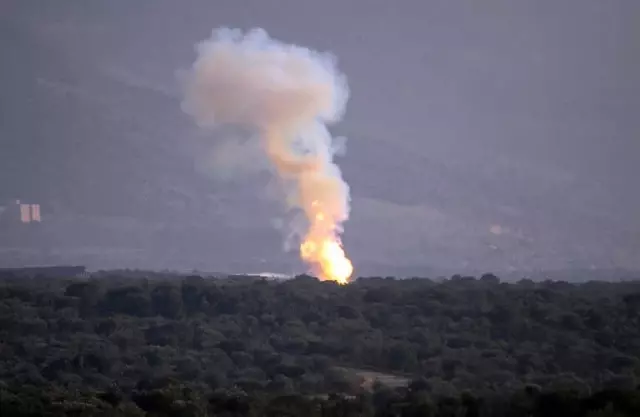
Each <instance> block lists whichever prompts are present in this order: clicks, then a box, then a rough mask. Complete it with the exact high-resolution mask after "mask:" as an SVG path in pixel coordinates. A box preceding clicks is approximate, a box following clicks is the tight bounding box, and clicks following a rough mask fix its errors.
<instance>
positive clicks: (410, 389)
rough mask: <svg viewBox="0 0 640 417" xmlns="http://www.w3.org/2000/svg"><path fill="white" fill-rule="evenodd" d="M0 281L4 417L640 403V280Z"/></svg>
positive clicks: (509, 411)
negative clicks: (343, 283)
mask: <svg viewBox="0 0 640 417" xmlns="http://www.w3.org/2000/svg"><path fill="white" fill-rule="evenodd" d="M138 275H141V276H132V274H126V273H124V272H120V273H117V274H113V275H110V276H109V275H107V276H102V277H100V278H89V279H62V278H51V277H49V278H47V277H42V276H41V277H36V278H31V279H29V278H24V277H15V276H14V277H12V276H8V275H7V273H5V276H4V277H2V279H1V280H0V407H1V408H0V409H1V410H3V411H2V415H3V416H4V415H5V413H6V412H9V411H10V414H6V415H46V414H47V413H50V415H61V414H65V413H67V414H69V415H71V414H73V415H144V414H145V413H147V414H149V415H190V416H191V415H194V416H196V415H197V416H200V415H256V416H263V415H273V416H276V415H278V416H282V415H301V414H303V413H306V414H308V415H309V416H315V415H318V416H320V415H322V416H329V415H343V416H351V415H367V416H369V415H371V416H373V415H378V416H387V415H388V416H391V415H424V416H456V417H457V416H469V417H471V416H513V417H518V416H555V415H557V416H563V417H571V416H587V415H588V416H591V417H595V416H626V415H629V416H636V417H637V416H638V415H640V391H638V383H639V382H640V381H639V380H638V378H639V377H640V330H639V326H638V325H639V324H640V323H639V315H640V310H639V308H640V283H639V282H621V283H604V282H589V283H585V284H581V285H574V284H568V283H564V282H543V283H534V282H531V281H527V280H523V281H520V282H518V283H512V284H507V283H501V282H500V281H499V280H498V278H496V277H495V276H493V275H485V276H483V277H481V278H480V279H473V278H470V277H460V276H455V277H452V278H451V279H450V280H446V281H444V282H433V281H430V280H427V279H411V280H393V279H382V278H368V279H360V280H357V281H356V282H354V283H353V284H350V285H348V286H338V285H336V284H334V283H331V282H319V281H317V280H315V279H313V278H310V277H306V276H302V277H298V278H297V279H294V280H290V281H285V282H275V281H267V280H263V279H254V278H248V277H245V278H240V277H238V278H234V279H208V278H202V277H199V276H191V277H178V276H168V275H166V274H165V275H152V274H146V273H145V274H138Z"/></svg>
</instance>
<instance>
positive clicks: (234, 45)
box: [182, 28, 352, 282]
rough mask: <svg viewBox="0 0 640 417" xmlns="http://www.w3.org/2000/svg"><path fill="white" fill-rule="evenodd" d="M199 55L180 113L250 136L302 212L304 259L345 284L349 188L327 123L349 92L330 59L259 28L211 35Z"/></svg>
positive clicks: (334, 117) (203, 124)
mask: <svg viewBox="0 0 640 417" xmlns="http://www.w3.org/2000/svg"><path fill="white" fill-rule="evenodd" d="M197 53H198V57H197V59H196V61H195V63H194V64H193V67H192V68H191V70H190V71H189V72H188V74H186V75H187V77H186V79H185V99H184V101H183V104H182V108H183V110H184V111H185V112H186V113H188V114H189V115H191V116H192V117H193V118H194V119H195V121H196V123H197V124H198V125H199V126H201V127H204V128H211V127H219V126H224V125H237V126H241V127H244V128H250V129H252V130H253V131H255V133H256V134H257V135H258V137H259V138H260V147H261V149H262V151H263V152H264V153H265V155H266V156H267V157H268V159H269V161H270V163H271V165H272V167H273V171H274V172H275V174H276V177H277V178H278V182H279V185H280V187H281V189H282V190H283V191H284V194H285V196H286V201H285V204H286V206H287V207H288V208H294V209H301V210H302V212H303V213H304V216H305V219H306V222H305V223H304V230H298V228H297V227H296V226H295V224H296V223H295V222H294V223H292V227H293V230H291V231H292V232H294V233H297V234H299V235H300V238H301V245H300V254H301V256H302V258H303V259H304V260H305V261H307V262H308V263H309V264H310V265H311V266H312V268H313V272H315V273H316V274H318V275H320V277H321V278H323V279H332V280H336V281H339V282H346V281H347V280H348V278H349V277H350V275H351V273H352V267H351V263H350V261H349V260H348V258H347V257H346V256H345V255H344V252H343V250H342V245H341V243H340V240H339V234H340V233H341V232H342V223H343V222H344V221H345V220H347V218H348V217H349V187H348V185H347V184H346V183H345V182H344V181H343V179H342V175H341V173H340V169H339V168H338V166H337V165H336V164H335V163H334V162H333V156H334V152H335V151H336V149H337V148H338V146H337V144H335V143H334V141H333V139H332V137H331V135H330V133H329V131H328V129H327V124H330V123H334V122H336V121H338V120H339V119H340V118H341V117H342V114H343V112H344V108H345V105H346V102H347V99H348V95H349V92H348V88H347V83H346V78H345V76H344V75H342V74H341V73H339V72H338V71H337V69H336V62H335V59H334V57H333V56H332V55H329V54H321V53H318V52H315V51H312V50H309V49H306V48H303V47H300V46H296V45H287V44H283V43H281V42H278V41H276V40H273V39H270V38H269V36H268V35H267V33H266V32H265V31H264V30H262V29H254V30H251V31H249V32H248V33H246V34H243V33H242V32H241V31H239V30H232V29H226V28H225V29H218V30H215V31H214V32H213V34H212V37H211V38H210V39H208V40H205V41H203V42H201V43H200V44H199V45H198V46H197ZM234 149H235V150H236V153H237V150H238V149H241V148H239V147H235V148H234ZM234 157H236V158H237V155H234ZM222 159H224V157H222Z"/></svg>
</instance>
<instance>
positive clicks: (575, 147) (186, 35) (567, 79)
mask: <svg viewBox="0 0 640 417" xmlns="http://www.w3.org/2000/svg"><path fill="white" fill-rule="evenodd" d="M0 15H1V18H0V25H2V26H3V28H2V29H3V30H5V31H6V32H4V33H9V34H11V35H10V36H9V35H7V36H4V37H3V39H2V44H1V47H2V48H3V51H2V56H3V57H8V61H6V62H9V60H11V62H10V64H8V65H7V66H6V68H5V70H3V71H4V72H5V73H6V74H9V75H7V76H5V77H4V78H5V79H4V80H0V86H1V87H2V91H3V97H2V100H1V102H0V104H1V105H2V107H1V108H2V109H8V108H11V112H12V113H11V114H12V115H14V116H12V117H11V120H8V116H5V119H0V120H5V121H4V122H3V123H4V124H5V126H4V127H3V126H0V129H1V130H2V132H0V133H2V135H3V137H2V139H1V140H2V143H1V146H2V149H0V153H2V152H4V151H5V150H6V153H5V154H6V155H10V154H11V152H13V151H11V149H17V147H19V145H18V144H17V141H21V140H23V139H22V138H21V137H17V136H20V135H19V134H18V133H17V132H21V130H20V129H21V127H20V123H18V122H17V121H16V118H15V115H16V114H22V113H20V112H23V113H25V114H26V113H28V112H29V111H30V109H31V107H30V106H34V105H35V104H33V103H28V102H26V101H24V100H23V101H20V100H21V98H20V96H21V91H20V89H18V88H17V87H14V86H15V85H17V84H16V82H15V79H17V78H15V77H19V76H22V75H20V74H21V73H22V70H23V69H27V67H29V66H30V69H29V71H32V72H34V73H35V72H38V74H40V75H39V77H40V79H41V81H40V82H41V83H42V82H43V80H44V81H47V80H48V81H49V82H60V79H59V76H58V75H56V74H53V73H51V74H50V75H51V76H50V77H47V74H48V72H47V71H48V70H47V65H48V64H47V63H48V62H52V61H54V60H55V61H57V64H56V65H59V66H62V67H64V68H66V70H65V71H66V72H65V74H66V75H65V76H66V77H67V78H66V81H65V82H66V83H67V84H65V85H67V87H69V85H68V84H69V83H70V84H73V83H74V80H75V79H76V78H82V77H86V76H87V74H88V73H89V72H91V71H95V72H96V73H99V74H101V75H102V76H108V77H111V78H112V79H116V80H118V82H120V83H124V84H125V85H129V86H136V87H143V88H147V89H150V91H155V92H156V93H160V94H165V93H166V94H168V95H169V96H170V95H171V94H175V93H176V92H177V91H178V90H177V87H176V85H177V83H176V71H177V70H179V69H181V68H187V67H188V66H189V65H190V64H191V62H192V61H193V59H194V58H195V52H194V44H195V43H196V42H199V41H200V40H203V39H205V38H207V37H208V36H209V35H210V32H211V30H212V29H213V28H215V27H218V26H230V27H239V28H243V29H249V28H252V27H262V28H264V29H265V30H267V31H268V32H269V34H270V35H271V36H273V37H275V38H279V39H281V40H283V41H286V42H293V43H298V44H301V45H304V46H308V47H311V48H314V49H319V50H328V51H331V52H333V53H334V54H335V55H336V56H337V57H338V63H339V67H340V68H341V70H342V71H344V72H345V73H346V75H347V77H348V81H349V86H350V89H351V98H350V101H349V103H348V105H347V113H346V116H345V119H344V122H343V123H341V125H340V126H338V127H337V128H336V131H337V132H338V133H339V134H343V135H345V136H347V137H348V139H349V141H348V142H347V149H348V150H347V155H346V157H345V158H342V159H341V160H339V161H338V163H339V164H340V165H341V166H342V167H343V170H344V174H345V177H346V179H347V181H349V182H350V184H351V187H352V194H353V208H352V218H351V220H349V222H347V223H346V224H345V228H346V235H345V242H346V243H347V245H348V249H351V252H352V253H353V254H354V256H355V257H356V258H360V259H367V260H376V261H389V262H398V263H424V264H432V263H441V264H444V265H445V266H452V267H459V266H462V265H465V266H466V265H468V264H474V263H475V264H482V265H485V264H486V265H488V266H494V265H496V266H503V267H507V266H509V265H512V266H516V267H529V266H536V267H542V266H545V265H549V266H552V267H561V266H566V265H574V264H577V265H589V264H594V265H598V266H612V265H613V266H628V267H640V195H639V194H640V193H639V192H638V190H639V187H638V180H640V117H639V116H640V114H639V113H640V42H639V40H640V2H638V1H635V0H608V1H602V0H571V1H570V0H567V1H556V0H530V1H518V2H515V1H506V0H504V1H497V0H485V1H450V0H447V1H444V0H442V1H427V0H397V1H393V2H392V1H388V0H349V1H341V0H327V1H317V2H315V1H307V0H297V1H295V0H290V1H283V0H234V1H231V0H229V1H221V0H220V1H212V0H210V1H204V0H181V1H169V0H162V1H150V0H144V1H143V0H138V1H135V2H132V1H116V0H112V1H107V2H105V1H90V0H88V1H65V2H50V1H8V2H7V1H5V2H3V4H2V5H1V6H0ZM11 36H16V38H15V39H13V38H11ZM25 39H27V40H25ZM24 45H37V47H38V48H39V49H38V51H39V52H38V53H36V54H35V57H33V61H31V62H24V63H23V62H22V61H21V60H20V59H21V58H20V59H18V57H22V56H23V55H19V53H18V52H17V51H16V50H17V49H20V48H24ZM43 51H44V52H47V53H48V54H50V55H47V56H45V55H44V52H43ZM12 54H13V55H12ZM12 56H13V57H14V59H12V58H11V57H12ZM3 60H4V59H3ZM4 65H5V64H4V63H3V66H4ZM36 67H37V68H36ZM11 77H14V79H12V78H11ZM56 77H58V78H56ZM22 82H24V83H28V82H27V81H25V80H22ZM33 82H34V83H36V80H33ZM25 85H26V84H25ZM76 92H77V94H82V92H81V89H80V90H76ZM85 94H92V93H87V92H86V91H85ZM167 108H170V107H169V106H167ZM138 111H139V112H140V114H141V115H143V114H144V117H147V118H148V119H145V120H147V121H143V122H141V123H143V124H144V123H147V124H156V125H157V126H154V128H157V129H158V130H161V131H165V132H167V131H170V132H182V133H176V134H175V135H182V136H189V135H192V136H193V135H196V133H194V132H193V130H195V127H193V126H189V125H188V123H187V122H186V121H183V122H184V124H183V125H181V126H180V128H179V129H178V128H177V127H176V124H175V123H174V124H172V125H163V124H166V123H169V122H167V121H166V120H165V118H163V117H158V119H159V120H155V119H154V117H155V116H154V114H155V115H157V116H159V113H154V112H155V110H154V108H153V107H148V108H144V109H139V110H138ZM163 111H169V110H163ZM175 111H176V117H177V118H178V119H179V118H180V117H182V116H180V115H179V113H180V110H179V106H178V105H177V104H176V107H175ZM133 113H134V114H133V116H134V117H135V116H136V114H135V113H136V112H135V111H133ZM6 114H8V113H6ZM163 114H164V113H163ZM180 120H181V119H180ZM32 123H38V121H37V118H36V120H32ZM74 123H75V122H74V121H73V118H70V119H65V120H64V121H60V122H59V124H60V125H64V126H63V127H61V129H63V128H64V129H68V128H69V126H72V125H74ZM105 123H106V122H105ZM9 125H11V126H12V127H11V128H8V127H7V126H9ZM180 129H181V130H180ZM50 133H51V134H47V135H45V134H43V133H40V134H35V135H32V136H30V139H29V140H32V141H34V142H33V143H34V144H37V143H38V141H56V140H63V139H61V138H57V137H56V134H55V130H54V131H50ZM38 135H41V136H42V137H39V136H38ZM45 136H46V137H45ZM184 143H186V141H185V142H184ZM30 146H32V145H30ZM34 146H36V145H34ZM114 146H115V145H114ZM185 148H187V146H186V145H185ZM15 152H17V151H15ZM77 152H83V151H81V150H80V149H78V150H77ZM86 152H91V149H90V148H87V150H86ZM149 152H150V154H152V153H153V148H151V149H150V151H149ZM18 154H19V153H15V155H18ZM49 159H53V162H51V163H55V158H53V157H51V158H49ZM6 171H7V169H6V168H4V170H3V171H2V175H4V176H5V177H6V175H7V172H6ZM193 175H194V178H195V176H199V177H202V175H201V174H198V173H193ZM43 181H46V180H43ZM51 181H53V180H51ZM194 181H195V180H194ZM14 184H15V182H14ZM5 187H6V185H5ZM0 191H2V190H0ZM0 194H1V193H0ZM218 197H219V196H218ZM159 203H160V201H159ZM230 204H231V203H230ZM256 204H259V203H256ZM223 209H225V210H227V211H234V206H233V205H229V206H226V208H225V207H223ZM265 217H268V216H265ZM252 221H255V222H257V220H255V219H252ZM239 222H240V223H242V220H239ZM252 224H253V223H252ZM264 224H265V225H266V226H267V227H269V224H270V223H269V219H268V218H265V219H264ZM378 236H382V237H380V238H377V237H378ZM276 244H279V243H276Z"/></svg>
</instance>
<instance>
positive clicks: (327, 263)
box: [300, 236, 353, 284]
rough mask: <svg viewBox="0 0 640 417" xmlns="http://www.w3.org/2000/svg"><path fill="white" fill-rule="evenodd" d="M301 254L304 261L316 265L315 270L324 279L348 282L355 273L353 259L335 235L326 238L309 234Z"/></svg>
mask: <svg viewBox="0 0 640 417" xmlns="http://www.w3.org/2000/svg"><path fill="white" fill-rule="evenodd" d="M300 256H301V257H302V259H303V260H304V261H306V262H309V263H310V264H312V265H314V267H315V269H316V271H315V272H316V273H317V274H318V275H319V278H320V279H321V280H323V281H335V282H337V283H338V284H347V283H348V282H349V278H351V274H352V273H353V266H352V265H351V261H350V260H349V258H347V256H346V255H345V253H344V250H343V249H342V245H341V244H340V242H339V241H338V239H337V237H335V236H333V237H326V238H315V237H314V236H307V239H306V240H305V241H304V242H302V244H301V245H300Z"/></svg>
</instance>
